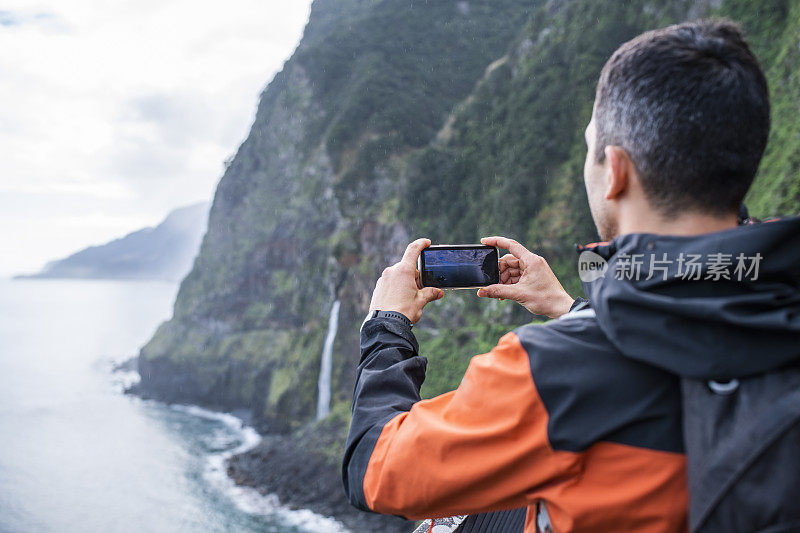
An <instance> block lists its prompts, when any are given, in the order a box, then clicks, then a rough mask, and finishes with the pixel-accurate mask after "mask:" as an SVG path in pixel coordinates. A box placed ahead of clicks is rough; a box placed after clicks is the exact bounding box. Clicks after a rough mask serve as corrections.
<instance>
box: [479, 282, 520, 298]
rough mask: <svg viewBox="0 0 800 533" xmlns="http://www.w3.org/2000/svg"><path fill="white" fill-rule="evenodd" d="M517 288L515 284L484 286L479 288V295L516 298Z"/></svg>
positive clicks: (482, 296) (483, 296)
mask: <svg viewBox="0 0 800 533" xmlns="http://www.w3.org/2000/svg"><path fill="white" fill-rule="evenodd" d="M517 292H518V291H517V290H516V287H514V286H513V285H503V284H495V285H489V286H488V287H482V288H481V289H479V290H478V296H479V297H481V298H500V299H503V300H516V299H517V298H516V297H517Z"/></svg>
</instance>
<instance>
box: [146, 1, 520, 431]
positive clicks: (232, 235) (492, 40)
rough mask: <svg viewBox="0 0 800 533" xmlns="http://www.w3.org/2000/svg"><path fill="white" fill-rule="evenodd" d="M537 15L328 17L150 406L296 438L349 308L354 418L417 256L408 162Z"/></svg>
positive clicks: (298, 61) (245, 170) (323, 12)
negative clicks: (227, 417)
mask: <svg viewBox="0 0 800 533" xmlns="http://www.w3.org/2000/svg"><path fill="white" fill-rule="evenodd" d="M529 5H530V2H527V1H522V0H502V1H497V0H493V1H491V2H490V1H488V0H486V1H470V2H467V1H462V2H405V1H399V0H398V1H389V0H385V1H355V0H354V1H346V2H343V1H338V0H337V1H333V0H317V1H315V2H314V4H313V7H312V11H311V17H310V20H309V23H308V25H307V27H306V30H305V33H304V36H303V39H302V41H301V43H300V45H299V46H298V48H297V50H296V51H295V53H294V55H293V56H292V58H291V59H290V60H289V61H287V63H286V64H285V66H284V69H283V70H282V72H280V73H279V74H278V75H276V77H275V79H274V80H273V81H272V82H271V83H270V85H269V86H268V87H267V89H266V90H265V91H264V93H263V95H262V98H261V101H260V103H259V107H258V111H257V114H256V118H255V121H254V123H253V126H252V130H251V132H250V135H249V136H248V138H247V139H246V140H245V142H244V143H243V144H242V146H241V147H240V148H239V151H238V153H237V154H236V156H235V157H234V159H233V160H232V161H231V163H230V165H229V167H228V168H227V170H226V172H225V174H224V176H223V178H222V180H221V182H220V184H219V187H218V189H217V192H216V196H215V199H214V204H213V207H212V209H211V213H210V219H209V229H208V233H207V235H206V237H205V240H204V242H203V245H202V248H201V251H200V255H199V257H198V259H197V261H196V264H195V268H194V270H193V271H192V272H191V273H190V274H189V275H188V276H187V277H186V279H185V280H184V281H183V283H182V285H181V289H180V292H179V295H178V299H177V301H176V304H175V310H174V316H173V318H172V319H171V320H170V321H169V322H167V323H165V324H163V325H162V326H161V327H160V328H159V330H158V331H157V333H156V334H155V336H154V337H153V339H152V340H151V341H150V342H149V343H148V344H147V345H146V346H145V347H144V348H143V349H142V351H141V357H140V363H139V370H140V373H141V375H142V382H141V385H140V391H141V392H142V393H143V394H145V395H150V396H155V397H159V398H162V399H166V400H169V401H188V402H198V403H203V404H212V405H217V406H220V407H224V408H237V407H247V408H251V409H253V413H254V416H255V418H256V420H257V422H258V423H259V425H260V426H261V427H262V428H263V429H267V430H270V431H287V430H291V429H294V428H296V427H298V426H299V425H301V424H302V423H304V422H306V421H308V420H309V419H310V418H311V417H312V416H313V413H314V408H315V401H316V400H315V397H316V390H317V389H316V385H317V377H318V372H319V361H320V354H321V351H322V343H323V338H324V334H325V327H326V324H327V314H328V312H329V310H330V307H331V305H332V302H333V300H334V299H335V298H339V299H340V300H341V302H342V307H341V319H340V321H339V324H340V326H341V327H340V334H339V335H338V336H337V341H336V344H335V349H334V372H333V377H332V379H333V403H334V411H336V410H337V405H341V404H344V403H346V401H347V399H348V398H349V395H350V390H351V386H352V376H353V370H354V367H355V364H356V362H357V358H358V350H357V338H356V333H357V329H358V328H357V324H358V323H359V322H360V319H361V317H363V314H364V312H365V311H366V305H367V304H368V300H369V292H370V289H371V285H372V284H373V283H374V280H375V278H376V277H377V275H378V273H379V272H380V269H381V268H382V267H383V266H384V265H385V264H386V263H388V262H389V261H390V260H394V259H396V258H395V257H394V256H395V254H396V253H397V251H398V250H399V249H402V247H403V246H404V245H405V244H406V242H407V240H408V232H407V230H406V228H405V227H404V225H403V224H401V223H400V222H399V221H398V217H397V207H398V205H399V204H398V197H399V195H400V188H401V187H402V183H401V182H400V181H399V180H398V179H397V176H398V174H399V172H398V168H399V167H402V165H403V162H402V161H403V160H402V156H403V154H405V153H407V152H409V151H410V150H413V149H415V148H419V147H422V146H424V145H425V144H427V143H428V142H429V141H430V139H431V138H432V137H433V136H434V135H435V134H436V132H437V131H438V129H439V128H440V127H441V126H442V124H443V123H444V121H445V119H446V118H447V116H448V114H449V112H450V111H451V109H452V107H453V106H454V105H455V103H456V102H458V101H459V100H461V99H463V98H464V97H466V95H467V94H468V93H469V91H470V90H471V88H472V87H473V84H474V82H475V80H476V79H477V78H478V77H479V76H480V75H481V73H482V72H483V70H484V69H485V67H486V65H488V64H489V63H490V62H491V61H492V60H493V59H494V58H496V57H497V56H499V55H502V53H503V52H504V50H505V48H506V46H507V43H508V42H509V40H510V39H511V38H512V37H513V36H514V35H515V34H516V33H517V32H518V31H519V28H520V27H521V25H522V23H523V22H524V21H525V20H526V19H527V16H528V13H529V11H530V7H529ZM338 412H340V413H341V412H342V409H341V408H339V411H338Z"/></svg>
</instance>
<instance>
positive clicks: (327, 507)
mask: <svg viewBox="0 0 800 533" xmlns="http://www.w3.org/2000/svg"><path fill="white" fill-rule="evenodd" d="M136 359H137V358H136V357H134V358H131V359H129V360H126V361H123V362H120V363H116V364H114V365H113V366H112V372H115V373H116V372H130V371H131V370H132V369H136ZM124 392H125V394H132V395H135V396H138V397H140V398H142V399H149V400H156V401H162V402H164V401H165V402H166V403H171V402H170V401H169V399H168V398H163V397H159V395H158V394H153V392H152V391H144V390H141V388H140V387H138V386H137V384H133V385H131V386H129V387H128V388H126V389H125V391H124ZM202 407H204V408H207V409H212V410H220V409H218V407H217V408H215V406H209V405H203V406H202ZM221 411H225V410H224V409H222V410H221ZM233 414H235V415H236V416H237V417H239V418H241V419H242V420H243V421H244V423H245V424H250V423H251V422H252V420H250V419H251V418H252V417H250V416H249V411H248V410H242V409H240V410H237V411H236V412H235V413H233ZM346 433H347V421H346V420H345V417H342V416H337V415H336V414H334V415H332V416H331V417H329V418H328V419H326V420H323V421H321V422H313V423H310V424H309V425H307V426H306V427H304V428H303V429H300V430H298V431H296V432H294V433H291V434H269V433H268V434H262V435H261V437H262V439H261V442H260V443H259V444H258V445H256V446H255V447H254V448H252V449H250V450H247V451H245V452H243V453H240V454H237V455H233V456H232V457H231V458H230V459H228V462H227V474H228V476H230V478H231V479H232V480H233V481H234V483H236V484H237V485H240V486H244V487H249V488H252V489H255V490H257V491H258V492H259V493H261V494H263V495H269V494H274V495H276V496H277V497H278V500H279V501H280V503H281V505H284V506H286V507H288V508H289V509H293V510H295V509H307V510H310V511H312V512H314V513H317V514H319V515H322V516H326V517H332V518H334V519H336V520H338V521H339V522H341V523H342V524H344V525H345V527H347V528H348V529H349V530H351V531H381V532H386V533H407V532H410V531H413V530H414V522H411V521H408V520H404V519H402V518H398V517H394V516H385V515H379V514H374V513H367V512H363V511H359V510H358V509H356V508H354V507H352V506H351V505H350V504H349V502H348V501H347V498H346V496H345V493H344V489H343V487H342V478H341V465H340V460H341V457H342V453H343V448H344V438H345V435H346Z"/></svg>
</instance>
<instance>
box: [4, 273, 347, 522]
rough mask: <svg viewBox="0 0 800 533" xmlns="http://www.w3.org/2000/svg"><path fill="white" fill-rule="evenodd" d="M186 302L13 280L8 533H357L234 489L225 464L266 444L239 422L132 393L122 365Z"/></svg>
mask: <svg viewBox="0 0 800 533" xmlns="http://www.w3.org/2000/svg"><path fill="white" fill-rule="evenodd" d="M176 291H177V286H176V285H174V284H168V283H157V282H118V281H95V280H91V281H82V280H75V281H73V280H13V281H12V280H0V532H29V531H30V532H49V531H53V532H72V531H75V532H120V533H125V532H135V533H143V532H162V531H163V532H171V533H172V532H181V531H187V532H218V531H219V532H222V531H236V532H250V531H254V532H255V531H258V532H305V531H343V528H342V527H341V525H340V524H338V523H337V522H335V521H333V520H330V519H326V518H324V517H320V516H318V515H315V514H313V513H311V512H309V511H289V510H287V509H285V508H282V507H281V506H280V505H279V504H278V502H277V501H276V500H275V499H274V498H271V497H269V496H267V497H264V496H261V495H259V494H258V493H257V492H255V491H253V490H252V489H247V488H242V487H236V486H235V485H234V484H233V483H232V482H231V481H230V479H228V477H227V476H226V475H225V471H224V463H225V459H226V458H227V457H229V456H230V455H231V454H233V453H236V452H238V451H242V450H245V449H247V448H249V447H250V446H253V445H255V444H256V443H257V442H258V440H259V436H258V435H257V434H256V433H255V431H253V430H252V428H249V427H247V426H244V425H243V424H242V422H241V421H240V420H239V419H238V418H236V417H234V416H232V415H229V414H224V413H215V412H210V411H207V410H204V409H200V408H197V407H193V406H166V405H163V404H161V403H158V402H152V401H142V400H140V399H138V398H134V397H130V396H126V395H123V394H122V393H121V390H122V387H123V385H124V382H125V381H126V380H127V379H129V378H130V376H127V375H125V374H120V373H116V374H112V373H111V368H112V366H113V362H114V361H120V360H124V359H126V358H128V357H130V356H132V355H134V354H136V352H137V351H138V348H139V347H140V346H141V345H142V344H143V343H144V342H146V341H147V339H148V338H149V337H150V335H151V334H152V333H153V331H155V328H156V327H157V325H158V324H159V323H160V322H161V321H163V320H165V319H166V318H168V317H169V315H170V313H171V307H172V302H173V300H174V297H175V293H176Z"/></svg>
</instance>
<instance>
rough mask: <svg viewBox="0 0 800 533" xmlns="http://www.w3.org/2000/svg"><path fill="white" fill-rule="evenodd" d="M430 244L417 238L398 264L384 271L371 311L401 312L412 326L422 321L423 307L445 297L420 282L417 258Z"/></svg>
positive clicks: (441, 291)
mask: <svg viewBox="0 0 800 533" xmlns="http://www.w3.org/2000/svg"><path fill="white" fill-rule="evenodd" d="M430 244H431V241H430V239H417V240H416V241H414V242H412V243H411V244H409V245H408V247H407V248H406V251H405V253H404V254H403V259H401V260H400V262H399V263H396V264H394V265H392V266H390V267H388V268H386V269H385V270H384V271H383V274H381V277H380V278H379V279H378V283H377V284H376V285H375V291H374V292H373V293H372V302H370V304H369V310H370V311H374V310H376V309H377V310H380V311H395V312H397V313H403V314H404V315H405V316H406V317H407V318H408V319H409V320H410V321H411V323H412V324H416V323H417V322H419V319H420V318H422V309H423V308H424V307H425V305H426V304H427V303H428V302H432V301H434V300H438V299H439V298H441V297H443V296H444V291H443V290H442V289H437V288H435V287H424V288H423V287H422V285H421V283H420V281H419V277H418V272H417V258H418V257H419V254H420V253H421V252H422V250H423V249H424V248H427V247H428V246H430Z"/></svg>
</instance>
